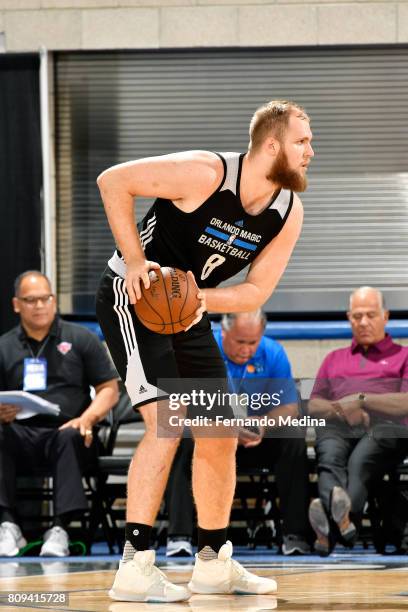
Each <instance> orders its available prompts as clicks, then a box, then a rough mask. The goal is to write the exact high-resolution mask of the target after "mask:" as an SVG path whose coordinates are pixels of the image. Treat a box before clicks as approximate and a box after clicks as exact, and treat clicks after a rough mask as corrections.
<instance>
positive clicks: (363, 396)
mask: <svg viewBox="0 0 408 612" xmlns="http://www.w3.org/2000/svg"><path fill="white" fill-rule="evenodd" d="M366 399H367V397H366V394H365V393H359V394H358V400H359V402H360V403H361V408H363V409H364V408H365V405H366V403H365V402H366Z"/></svg>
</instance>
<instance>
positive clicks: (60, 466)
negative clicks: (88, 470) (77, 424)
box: [0, 422, 96, 516]
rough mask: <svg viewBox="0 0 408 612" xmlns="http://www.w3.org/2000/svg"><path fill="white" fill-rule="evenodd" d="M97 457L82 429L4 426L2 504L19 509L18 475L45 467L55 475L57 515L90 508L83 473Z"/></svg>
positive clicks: (0, 481) (1, 432) (0, 443)
mask: <svg viewBox="0 0 408 612" xmlns="http://www.w3.org/2000/svg"><path fill="white" fill-rule="evenodd" d="M95 458H96V449H95V445H93V446H92V447H91V448H90V449H87V448H85V446H84V440H83V437H82V436H81V435H80V434H79V432H78V430H76V429H73V428H67V429H63V430H61V431H60V430H58V429H53V428H48V427H31V426H27V425H20V424H19V423H16V422H13V423H9V424H3V425H0V506H1V507H4V508H11V509H12V510H15V508H16V476H17V474H21V475H30V474H33V473H35V471H36V470H37V469H39V470H45V471H46V472H47V473H49V474H50V476H52V478H53V497H54V515H55V516H60V515H62V514H65V513H67V512H73V511H77V510H85V509H87V508H88V504H87V500H86V497H85V493H84V488H83V485H82V473H83V470H84V469H85V467H86V466H87V465H90V464H91V463H92V461H94V460H95Z"/></svg>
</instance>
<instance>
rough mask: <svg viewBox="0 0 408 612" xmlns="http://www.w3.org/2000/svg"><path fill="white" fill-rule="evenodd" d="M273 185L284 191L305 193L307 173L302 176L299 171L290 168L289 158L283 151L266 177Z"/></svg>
mask: <svg viewBox="0 0 408 612" xmlns="http://www.w3.org/2000/svg"><path fill="white" fill-rule="evenodd" d="M266 178H267V179H268V180H269V181H271V182H272V183H276V184H277V185H280V186H281V187H282V189H290V190H291V191H297V192H300V191H305V190H306V188H307V176H306V173H305V174H302V173H301V172H299V171H297V170H292V169H291V168H289V163H288V158H287V155H286V153H285V151H283V150H282V149H281V150H280V151H279V153H278V156H277V158H276V160H275V162H274V164H273V166H272V168H271V169H270V171H269V174H268V175H267V177H266Z"/></svg>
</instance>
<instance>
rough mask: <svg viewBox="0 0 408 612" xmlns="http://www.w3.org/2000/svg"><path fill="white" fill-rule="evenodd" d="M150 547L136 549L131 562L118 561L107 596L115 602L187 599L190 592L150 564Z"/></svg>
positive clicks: (153, 555)
mask: <svg viewBox="0 0 408 612" xmlns="http://www.w3.org/2000/svg"><path fill="white" fill-rule="evenodd" d="M155 559H156V553H155V551H154V550H138V551H137V552H136V553H135V556H134V557H133V560H132V561H121V562H120V564H119V569H118V571H117V572H116V576H115V580H114V583H113V586H112V588H111V590H110V591H109V596H110V597H111V598H112V599H117V600H119V601H152V602H153V601H159V602H172V601H184V600H185V599H189V597H190V595H191V593H190V591H189V590H188V589H186V588H185V587H183V586H180V585H178V584H172V583H171V582H170V581H169V580H167V578H166V576H165V575H164V574H163V572H162V571H160V570H159V568H158V567H156V566H155V565H154V562H155Z"/></svg>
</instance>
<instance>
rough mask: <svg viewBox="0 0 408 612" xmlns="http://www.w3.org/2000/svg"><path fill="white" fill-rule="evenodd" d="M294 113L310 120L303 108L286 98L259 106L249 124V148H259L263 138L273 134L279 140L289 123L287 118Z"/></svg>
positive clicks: (252, 149) (253, 149)
mask: <svg viewBox="0 0 408 612" xmlns="http://www.w3.org/2000/svg"><path fill="white" fill-rule="evenodd" d="M292 114H295V115H296V116H297V117H300V118H301V119H305V120H306V121H310V119H309V117H308V116H307V114H306V112H305V110H304V109H303V108H302V107H301V106H299V104H296V102H290V101H288V100H271V101H270V102H268V103H267V104H264V105H263V106H260V107H259V108H258V109H257V110H256V111H255V113H254V116H253V117H252V119H251V123H250V124H249V149H250V150H251V151H255V150H256V149H259V147H260V146H261V144H262V143H263V142H264V140H265V138H267V137H268V136H275V138H277V139H278V140H279V141H281V140H282V139H283V136H284V134H285V131H286V129H287V127H288V124H289V118H290V116H291V115H292Z"/></svg>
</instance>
